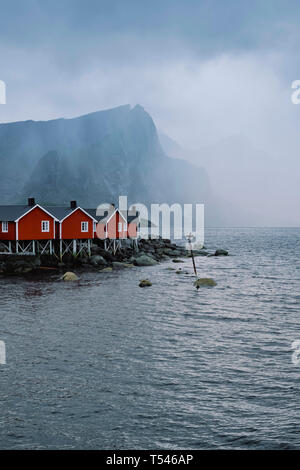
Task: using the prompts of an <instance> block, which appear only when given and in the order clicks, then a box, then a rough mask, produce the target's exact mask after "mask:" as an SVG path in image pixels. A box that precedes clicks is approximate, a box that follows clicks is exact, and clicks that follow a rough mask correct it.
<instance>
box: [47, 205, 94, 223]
mask: <svg viewBox="0 0 300 470" xmlns="http://www.w3.org/2000/svg"><path fill="white" fill-rule="evenodd" d="M45 209H46V210H47V211H49V212H50V213H52V214H53V215H54V216H55V217H56V218H57V219H58V220H59V221H60V222H62V221H63V220H65V219H66V218H67V217H69V215H71V214H72V213H73V212H76V211H77V210H81V211H82V212H84V213H85V214H86V215H88V216H89V217H91V218H92V219H94V221H95V222H97V219H95V217H94V216H93V215H92V214H91V213H89V212H88V211H87V210H86V209H83V208H82V207H80V206H77V207H75V208H71V207H63V206H47V207H45Z"/></svg>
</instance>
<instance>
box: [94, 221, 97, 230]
mask: <svg viewBox="0 0 300 470" xmlns="http://www.w3.org/2000/svg"><path fill="white" fill-rule="evenodd" d="M96 231H97V222H94V232H96Z"/></svg>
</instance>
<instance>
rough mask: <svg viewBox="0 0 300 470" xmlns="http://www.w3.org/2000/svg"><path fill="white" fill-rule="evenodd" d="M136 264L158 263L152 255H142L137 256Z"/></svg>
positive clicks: (151, 264)
mask: <svg viewBox="0 0 300 470" xmlns="http://www.w3.org/2000/svg"><path fill="white" fill-rule="evenodd" d="M134 264H135V265H136V266H153V265H155V264H157V261H156V260H155V259H153V258H151V257H150V256H147V255H142V256H138V257H137V258H135V260H134Z"/></svg>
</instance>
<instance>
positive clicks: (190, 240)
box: [186, 233, 198, 277]
mask: <svg viewBox="0 0 300 470" xmlns="http://www.w3.org/2000/svg"><path fill="white" fill-rule="evenodd" d="M186 238H187V239H188V241H189V245H190V250H191V257H192V261H193V268H194V273H195V276H196V277H198V274H197V269H196V265H195V259H194V253H193V248H192V238H193V235H192V234H191V233H190V234H189V235H187V236H186Z"/></svg>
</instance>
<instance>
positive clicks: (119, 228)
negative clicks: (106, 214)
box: [118, 222, 123, 233]
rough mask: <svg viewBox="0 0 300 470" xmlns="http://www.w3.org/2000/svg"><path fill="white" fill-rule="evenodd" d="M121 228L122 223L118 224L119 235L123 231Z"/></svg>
mask: <svg viewBox="0 0 300 470" xmlns="http://www.w3.org/2000/svg"><path fill="white" fill-rule="evenodd" d="M122 227H123V224H122V222H118V232H119V233H120V232H122V231H123V230H122Z"/></svg>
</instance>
